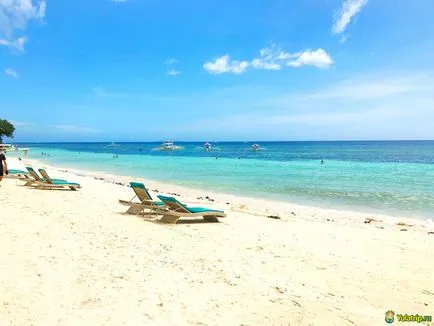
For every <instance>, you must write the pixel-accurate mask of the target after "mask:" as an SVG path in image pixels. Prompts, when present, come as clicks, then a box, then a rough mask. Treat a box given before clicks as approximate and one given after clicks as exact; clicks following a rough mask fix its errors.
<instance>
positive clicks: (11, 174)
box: [5, 169, 30, 180]
mask: <svg viewBox="0 0 434 326" xmlns="http://www.w3.org/2000/svg"><path fill="white" fill-rule="evenodd" d="M5 177H6V178H8V179H21V180H25V179H27V180H28V179H30V178H29V172H27V171H23V170H17V169H8V174H7V175H5Z"/></svg>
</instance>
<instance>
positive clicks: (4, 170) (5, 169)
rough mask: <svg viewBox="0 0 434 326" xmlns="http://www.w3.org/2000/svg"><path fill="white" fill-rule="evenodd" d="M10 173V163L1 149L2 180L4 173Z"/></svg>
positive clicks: (0, 166)
mask: <svg viewBox="0 0 434 326" xmlns="http://www.w3.org/2000/svg"><path fill="white" fill-rule="evenodd" d="M4 174H8V164H7V163H6V156H5V154H3V152H1V151H0V182H1V181H2V180H3V175H4Z"/></svg>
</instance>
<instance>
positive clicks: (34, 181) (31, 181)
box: [21, 166, 66, 186]
mask: <svg viewBox="0 0 434 326" xmlns="http://www.w3.org/2000/svg"><path fill="white" fill-rule="evenodd" d="M26 169H27V171H28V173H29V174H30V175H31V176H32V177H33V179H30V178H27V179H21V180H23V181H26V183H25V184H24V185H25V186H32V185H37V184H38V183H40V184H46V183H47V182H46V181H45V179H43V178H41V177H40V176H39V174H38V173H37V172H36V171H35V170H34V169H33V168H32V167H30V166H27V167H26ZM51 180H53V181H54V182H66V180H62V179H51Z"/></svg>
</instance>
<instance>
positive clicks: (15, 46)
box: [0, 0, 27, 52]
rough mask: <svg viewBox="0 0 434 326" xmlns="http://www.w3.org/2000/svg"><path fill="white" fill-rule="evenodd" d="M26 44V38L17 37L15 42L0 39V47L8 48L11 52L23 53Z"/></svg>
mask: <svg viewBox="0 0 434 326" xmlns="http://www.w3.org/2000/svg"><path fill="white" fill-rule="evenodd" d="M0 1H1V0H0ZM26 43H27V37H26V36H23V37H19V38H17V39H15V40H10V41H8V40H5V39H0V45H3V46H5V47H7V48H10V49H11V50H13V51H17V52H24V45H25V44H26Z"/></svg>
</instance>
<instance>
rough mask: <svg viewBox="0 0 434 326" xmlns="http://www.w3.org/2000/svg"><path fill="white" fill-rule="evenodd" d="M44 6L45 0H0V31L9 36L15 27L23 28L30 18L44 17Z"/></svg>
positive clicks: (45, 4)
mask: <svg viewBox="0 0 434 326" xmlns="http://www.w3.org/2000/svg"><path fill="white" fill-rule="evenodd" d="M46 8H47V3H46V2H45V0H41V1H39V2H37V3H35V4H33V1H32V0H0V32H2V33H3V34H5V35H6V36H7V37H9V36H11V35H12V33H13V32H14V30H15V29H21V30H25V29H26V28H27V23H28V22H29V21H30V20H33V19H40V20H42V19H44V17H45V10H46Z"/></svg>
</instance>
